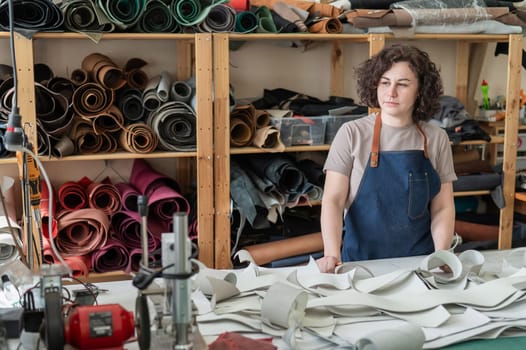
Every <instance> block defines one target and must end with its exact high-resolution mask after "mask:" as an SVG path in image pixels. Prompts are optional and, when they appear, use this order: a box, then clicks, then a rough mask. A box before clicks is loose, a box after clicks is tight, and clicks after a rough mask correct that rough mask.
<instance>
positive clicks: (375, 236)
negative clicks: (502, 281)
mask: <svg viewBox="0 0 526 350" xmlns="http://www.w3.org/2000/svg"><path fill="white" fill-rule="evenodd" d="M381 124H382V122H381V117H380V114H378V116H377V118H376V122H375V130H374V134H373V135H374V136H373V146H372V151H371V155H370V158H369V165H368V166H367V168H366V169H365V172H364V176H363V178H362V181H361V182H360V187H359V188H358V192H357V193H356V197H355V199H354V201H353V203H352V204H351V207H350V208H349V210H348V211H347V214H346V215H345V232H344V237H343V247H342V260H343V261H353V260H368V259H381V258H391V257H402V256H412V255H425V254H430V253H432V252H433V251H434V244H433V239H432V236H431V215H430V212H429V208H430V202H431V199H432V198H433V197H434V196H435V195H436V194H437V193H438V192H439V190H440V178H439V176H438V173H437V172H436V171H435V169H434V168H433V166H432V164H431V162H430V161H429V159H428V157H427V147H426V144H427V140H426V136H425V134H424V132H423V131H422V129H421V128H420V126H419V125H418V124H417V128H418V130H419V131H420V133H421V134H422V139H423V142H424V150H423V151H421V150H407V151H389V152H387V151H386V152H379V148H380V146H379V144H380V141H379V140H380V129H381Z"/></svg>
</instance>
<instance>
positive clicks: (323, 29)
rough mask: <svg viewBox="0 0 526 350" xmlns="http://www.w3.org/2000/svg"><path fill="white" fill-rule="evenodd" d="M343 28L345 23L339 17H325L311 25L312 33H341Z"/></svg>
mask: <svg viewBox="0 0 526 350" xmlns="http://www.w3.org/2000/svg"><path fill="white" fill-rule="evenodd" d="M342 30H343V24H342V22H341V21H340V20H339V19H338V18H323V19H322V20H320V21H316V22H314V23H313V24H312V25H310V26H309V32H311V33H323V34H339V33H341V32H342Z"/></svg>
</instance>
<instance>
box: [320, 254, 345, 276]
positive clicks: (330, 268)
mask: <svg viewBox="0 0 526 350" xmlns="http://www.w3.org/2000/svg"><path fill="white" fill-rule="evenodd" d="M316 263H317V264H318V268H319V269H320V272H322V273H334V270H335V269H336V266H339V265H341V264H342V262H341V261H340V259H339V258H337V257H335V256H324V257H322V258H319V259H318V260H316Z"/></svg>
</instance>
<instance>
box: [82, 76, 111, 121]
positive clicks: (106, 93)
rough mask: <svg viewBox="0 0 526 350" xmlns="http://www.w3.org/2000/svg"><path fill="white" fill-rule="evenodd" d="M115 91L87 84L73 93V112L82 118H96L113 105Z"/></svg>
mask: <svg viewBox="0 0 526 350" xmlns="http://www.w3.org/2000/svg"><path fill="white" fill-rule="evenodd" d="M113 100H114V93H113V90H108V89H105V88H104V87H103V86H102V85H99V84H95V83H86V84H83V85H81V86H79V87H78V88H77V89H76V90H75V92H74V93H73V110H74V111H75V113H77V114H78V115H79V116H81V117H87V118H89V117H91V116H96V115H98V114H100V113H103V112H105V111H107V110H108V109H109V108H110V106H111V105H112V104H113Z"/></svg>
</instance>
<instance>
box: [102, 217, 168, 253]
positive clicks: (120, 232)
mask: <svg viewBox="0 0 526 350" xmlns="http://www.w3.org/2000/svg"><path fill="white" fill-rule="evenodd" d="M111 223H112V226H113V230H114V231H115V234H116V237H117V239H118V240H119V241H121V242H122V243H124V245H125V246H126V247H127V248H128V249H129V250H132V249H134V248H141V247H142V245H141V217H140V216H139V214H138V213H134V212H131V211H120V212H117V213H115V214H114V215H113V217H112V218H111ZM146 231H147V233H148V251H149V252H153V251H154V250H155V249H157V248H158V247H159V244H160V242H161V234H162V233H163V232H164V227H163V226H162V225H159V223H158V222H154V221H152V220H148V227H147V229H146Z"/></svg>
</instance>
